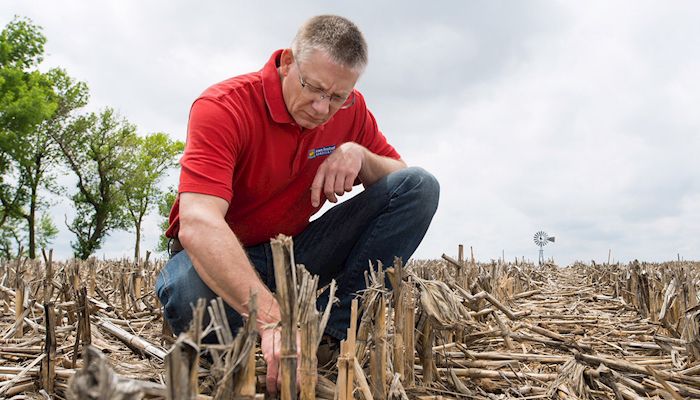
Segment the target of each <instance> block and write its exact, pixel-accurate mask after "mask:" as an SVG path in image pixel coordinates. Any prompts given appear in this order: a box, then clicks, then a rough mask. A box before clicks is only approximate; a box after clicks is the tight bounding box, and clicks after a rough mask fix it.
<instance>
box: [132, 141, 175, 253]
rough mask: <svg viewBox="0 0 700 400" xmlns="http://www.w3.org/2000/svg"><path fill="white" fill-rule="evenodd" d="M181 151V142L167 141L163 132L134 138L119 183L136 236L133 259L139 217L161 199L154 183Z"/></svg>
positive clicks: (137, 249) (138, 239) (138, 236)
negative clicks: (135, 144)
mask: <svg viewBox="0 0 700 400" xmlns="http://www.w3.org/2000/svg"><path fill="white" fill-rule="evenodd" d="M184 149H185V144H184V143H182V142H180V141H173V140H170V138H169V137H168V135H166V134H165V133H154V134H151V135H148V136H146V137H144V138H139V139H138V142H137V147H136V151H135V152H134V153H133V154H132V158H131V160H130V161H129V165H128V173H127V174H125V177H124V181H123V182H122V192H123V193H124V196H125V197H126V210H127V213H128V216H129V219H130V225H131V228H134V231H135V233H136V242H135V245H134V259H135V260H138V259H139V257H140V255H141V254H140V253H141V225H142V222H143V218H144V216H145V215H146V214H147V213H148V212H149V211H150V210H151V208H153V206H154V205H155V204H157V203H158V202H159V201H160V198H161V197H162V196H163V192H162V190H160V188H159V187H158V184H159V183H160V181H161V179H162V178H163V176H164V175H165V173H166V172H167V170H168V169H170V168H173V167H174V166H175V165H176V164H177V159H176V156H177V155H179V154H180V153H182V151H183V150H184Z"/></svg>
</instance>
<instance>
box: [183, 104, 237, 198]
mask: <svg viewBox="0 0 700 400" xmlns="http://www.w3.org/2000/svg"><path fill="white" fill-rule="evenodd" d="M241 125H242V124H241V123H240V121H239V119H238V118H237V116H236V113H235V112H234V111H233V110H231V109H230V108H227V107H225V106H224V105H222V104H221V103H219V102H218V100H216V99H210V98H200V99H198V100H196V101H195V102H194V104H193V105H192V109H191V110H190V118H189V123H188V127H187V141H186V144H185V152H184V154H183V156H182V158H181V159H180V165H181V166H182V171H181V173H180V186H179V192H180V193H185V192H193V193H201V194H207V195H212V196H217V197H220V198H222V199H224V200H226V201H228V202H231V199H232V198H233V189H232V186H233V173H234V170H235V166H236V160H237V156H238V154H240V152H241V147H242V142H243V140H242V132H241Z"/></svg>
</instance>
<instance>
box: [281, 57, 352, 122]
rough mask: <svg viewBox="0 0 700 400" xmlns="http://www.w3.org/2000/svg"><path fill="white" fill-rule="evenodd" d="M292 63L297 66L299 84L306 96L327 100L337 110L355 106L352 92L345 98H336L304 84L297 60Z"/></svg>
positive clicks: (308, 84) (306, 83)
mask: <svg viewBox="0 0 700 400" xmlns="http://www.w3.org/2000/svg"><path fill="white" fill-rule="evenodd" d="M294 62H295V63H296V64H297V70H299V83H300V84H301V87H302V89H304V90H306V92H307V93H308V94H310V95H311V96H318V99H319V100H320V101H323V100H325V99H328V102H329V104H330V105H331V107H333V108H338V109H340V110H344V109H346V108H350V107H352V106H353V104H355V91H354V90H353V91H352V92H350V94H349V95H347V96H345V97H342V96H338V95H337V94H328V93H327V92H326V91H325V90H323V89H321V88H319V87H316V86H314V85H312V84H310V83H308V82H306V80H304V78H303V77H302V76H301V68H299V63H298V62H297V60H294Z"/></svg>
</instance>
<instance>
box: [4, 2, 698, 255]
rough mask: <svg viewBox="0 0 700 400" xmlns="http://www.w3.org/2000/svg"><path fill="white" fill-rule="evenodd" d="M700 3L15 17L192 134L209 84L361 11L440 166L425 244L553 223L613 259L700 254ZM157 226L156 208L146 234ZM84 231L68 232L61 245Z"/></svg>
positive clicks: (389, 120) (384, 123) (494, 250)
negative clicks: (437, 200)
mask: <svg viewBox="0 0 700 400" xmlns="http://www.w3.org/2000/svg"><path fill="white" fill-rule="evenodd" d="M272 9H275V10H276V12H275V13H272V12H271V10H272ZM698 9H699V7H698V5H697V3H695V2H674V3H672V4H663V5H662V4H659V3H656V2H638V1H635V2H614V3H611V2H602V1H593V2H581V3H573V2H527V3H513V2H483V3H473V2H470V3H465V4H452V5H450V6H449V7H439V6H438V5H430V6H426V4H425V3H424V2H412V1H406V2H400V3H399V2H381V3H377V4H373V5H372V6H369V4H366V5H357V4H355V3H353V4H342V3H338V4H329V3H327V2H319V1H310V2H304V3H300V4H291V3H284V2H279V3H273V4H269V3H264V4H262V3H261V4H257V5H254V4H252V3H244V2H226V3H222V2H219V3H215V2H204V3H201V4H196V5H195V4H194V3H188V2H177V1H175V2H157V1H154V2H146V3H143V2H132V1H123V2H119V3H84V2H78V1H72V2H61V3H60V4H58V3H54V2H31V3H28V2H19V1H9V2H4V3H3V4H2V5H0V11H2V14H3V15H7V16H8V17H7V18H3V20H2V21H0V22H3V23H4V22H6V21H7V20H9V16H10V15H12V14H14V13H18V14H23V15H28V16H30V17H32V18H33V19H34V20H35V22H37V23H38V24H41V25H43V26H44V27H45V28H46V29H45V32H46V34H47V36H48V38H49V42H48V44H47V51H48V52H49V54H50V56H49V57H48V58H47V64H50V65H61V66H63V67H65V68H66V69H67V70H68V71H69V73H70V74H71V75H73V76H75V77H77V78H79V79H81V80H85V81H87V82H88V84H89V85H90V88H91V93H92V96H93V107H101V106H108V105H109V106H114V107H115V108H117V109H118V110H120V111H121V112H122V114H123V115H125V116H126V117H127V118H129V119H130V120H131V121H133V122H135V123H136V124H137V125H138V126H139V128H140V130H141V133H146V132H152V131H166V132H168V133H169V134H171V135H172V136H173V137H175V138H178V139H184V137H185V129H186V123H187V112H188V109H189V105H190V104H191V101H192V100H193V99H194V98H195V97H196V96H197V95H198V94H199V93H200V92H201V91H202V90H203V89H204V88H206V87H207V86H208V85H210V84H213V83H215V82H217V81H219V80H222V79H225V78H227V77H229V76H232V75H235V74H239V73H243V72H248V71H252V70H257V69H259V68H260V67H261V66H262V64H263V63H264V62H265V61H266V59H267V57H268V56H269V54H270V53H271V52H272V51H273V50H274V49H276V48H279V47H284V46H286V45H287V44H288V43H289V42H290V40H291V37H292V36H293V34H294V32H295V30H296V27H297V26H298V25H299V23H301V22H302V21H303V20H304V19H305V18H306V17H307V16H309V15H313V14H318V13H324V12H334V13H340V14H343V15H346V16H348V17H350V18H351V19H353V20H354V21H355V22H357V23H358V25H359V26H360V27H361V28H362V29H363V30H364V31H365V33H366V35H367V38H368V40H369V45H370V65H369V68H368V70H367V73H366V76H364V77H363V78H362V80H361V81H360V83H359V87H360V88H361V90H362V91H363V92H364V94H365V96H366V98H367V100H368V103H369V105H370V106H371V108H372V110H373V111H374V113H375V116H376V117H377V119H378V121H379V124H380V126H381V128H382V129H383V131H384V132H385V133H386V134H387V136H388V137H389V139H390V141H391V142H392V143H393V144H394V145H395V146H396V147H397V149H398V150H399V151H400V153H401V154H402V155H403V156H404V158H405V159H406V160H407V161H408V162H409V164H412V165H421V166H423V167H425V168H426V169H428V170H430V171H432V172H433V173H434V174H435V175H436V176H437V177H438V179H439V180H440V182H441V186H442V193H441V204H440V208H439V210H438V214H437V215H436V217H435V220H434V223H433V226H432V227H431V229H430V230H429V232H428V236H427V237H426V239H425V241H424V243H423V244H422V245H421V247H420V248H419V250H418V252H417V256H419V257H423V258H434V257H438V256H439V255H440V254H441V253H442V252H448V253H454V252H455V251H456V246H457V244H458V243H464V244H466V245H467V246H469V245H473V246H474V249H475V253H476V255H477V257H479V258H480V259H490V258H498V257H500V255H501V252H502V251H504V252H505V255H506V257H507V258H508V259H512V258H513V257H515V256H518V257H520V256H526V257H528V258H530V259H536V258H537V247H536V246H535V245H534V243H532V235H533V234H534V233H535V232H536V231H538V230H540V229H544V230H545V231H547V232H548V233H550V234H553V235H556V236H557V242H556V243H555V244H553V245H548V246H547V247H546V248H545V255H546V256H550V255H551V256H554V257H555V259H557V260H558V261H560V262H562V263H568V262H571V261H573V260H576V259H580V260H590V259H596V260H598V261H604V260H606V259H607V255H608V249H612V255H613V258H614V259H618V260H622V261H627V260H631V259H634V258H639V259H647V260H666V259H669V258H674V257H675V256H676V254H677V253H680V254H681V256H682V257H685V258H694V259H698V258H700V249H699V248H698V247H697V245H696V244H695V243H694V242H693V239H694V238H697V237H699V236H700V235H699V234H700V228H698V227H699V226H700V224H698V221H700V209H699V208H698V206H697V205H698V204H700V183H699V182H700V179H699V176H698V172H697V171H699V170H700V162H699V161H697V160H698V157H697V151H698V149H700V135H698V130H699V128H700V114H699V113H697V112H696V110H695V109H696V108H697V104H700V75H698V74H697V71H698V70H700V53H698V52H697V49H698V45H699V44H700V39H699V38H700V27H699V26H698V24H697V23H696V16H697V14H698ZM5 11H8V12H5ZM388 15H391V18H388V17H387V16H388ZM170 180H171V181H175V180H176V176H175V177H171V178H170ZM58 214H60V215H62V214H63V211H60V212H56V216H58ZM62 219H63V218H62V216H61V217H60V219H59V218H57V224H58V225H61V226H62ZM157 234H158V230H157V227H156V223H155V222H152V223H150V225H149V227H148V232H147V236H148V239H147V240H146V241H145V243H144V247H146V248H148V246H153V244H154V243H155V238H154V237H155V236H156V235H157ZM69 240H70V235H69V234H66V232H65V231H64V232H62V233H61V236H60V237H59V241H60V242H62V243H64V244H65V246H64V247H67V242H68V241H69ZM131 242H132V238H131V234H128V233H114V234H113V235H112V236H111V237H110V238H109V239H108V240H107V243H106V245H105V253H106V254H107V255H108V256H121V254H125V255H129V254H131V248H132V243H131ZM122 252H123V253H122Z"/></svg>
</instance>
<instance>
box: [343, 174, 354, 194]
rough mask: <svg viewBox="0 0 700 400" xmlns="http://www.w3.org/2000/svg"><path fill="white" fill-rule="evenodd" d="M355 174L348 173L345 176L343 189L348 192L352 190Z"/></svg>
mask: <svg viewBox="0 0 700 400" xmlns="http://www.w3.org/2000/svg"><path fill="white" fill-rule="evenodd" d="M355 178H356V177H355V176H351V175H348V176H346V177H345V191H346V192H349V191H351V190H352V185H354V184H355Z"/></svg>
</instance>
